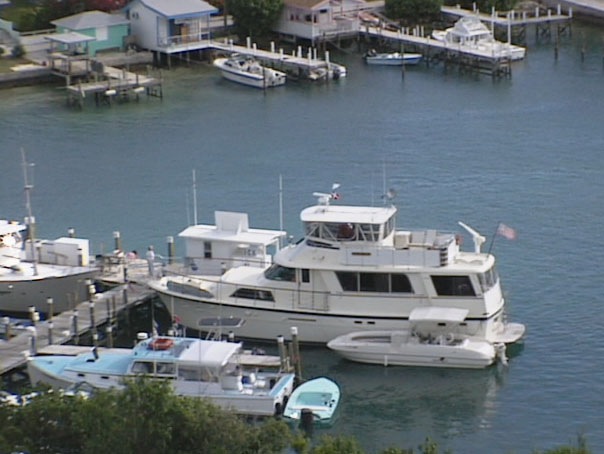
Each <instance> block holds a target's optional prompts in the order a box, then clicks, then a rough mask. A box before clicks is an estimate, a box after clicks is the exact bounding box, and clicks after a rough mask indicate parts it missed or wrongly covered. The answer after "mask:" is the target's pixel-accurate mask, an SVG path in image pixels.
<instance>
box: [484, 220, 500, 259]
mask: <svg viewBox="0 0 604 454" xmlns="http://www.w3.org/2000/svg"><path fill="white" fill-rule="evenodd" d="M500 225H501V222H498V223H497V227H495V232H494V233H493V237H492V238H491V244H489V250H488V251H487V254H490V253H491V249H493V243H495V237H496V236H497V230H499V226H500Z"/></svg>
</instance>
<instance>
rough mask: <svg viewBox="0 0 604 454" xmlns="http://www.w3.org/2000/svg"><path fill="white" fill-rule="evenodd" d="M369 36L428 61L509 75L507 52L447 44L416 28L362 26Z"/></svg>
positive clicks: (428, 62)
mask: <svg viewBox="0 0 604 454" xmlns="http://www.w3.org/2000/svg"><path fill="white" fill-rule="evenodd" d="M361 33H362V34H363V35H364V36H366V37H369V38H376V39H378V40H382V41H391V42H395V43H398V44H400V45H401V46H402V47H403V48H404V49H405V51H410V50H412V51H414V52H419V53H421V54H422V55H423V58H424V61H425V62H426V63H427V64H428V65H430V64H433V63H436V62H444V64H445V65H448V64H455V65H457V66H458V67H459V68H460V69H463V70H468V71H474V72H478V73H483V74H489V75H491V76H493V77H504V76H505V77H510V76H511V59H510V57H509V56H505V55H498V54H494V53H493V52H489V51H487V50H485V49H482V48H473V47H468V46H461V45H451V44H447V43H446V42H444V41H440V40H437V39H434V38H431V37H429V36H423V34H422V33H421V31H420V29H414V30H407V29H405V30H403V31H392V30H386V29H383V28H380V27H375V26H366V27H364V28H363V30H362V32H361Z"/></svg>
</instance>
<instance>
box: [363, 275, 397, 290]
mask: <svg viewBox="0 0 604 454" xmlns="http://www.w3.org/2000/svg"><path fill="white" fill-rule="evenodd" d="M389 280H390V275H388V274H387V273H361V291H362V292H382V293H388V292H390V285H389V284H390V283H389Z"/></svg>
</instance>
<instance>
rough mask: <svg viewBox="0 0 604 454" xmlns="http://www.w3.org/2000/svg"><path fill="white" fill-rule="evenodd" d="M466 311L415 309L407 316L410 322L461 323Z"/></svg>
mask: <svg viewBox="0 0 604 454" xmlns="http://www.w3.org/2000/svg"><path fill="white" fill-rule="evenodd" d="M468 312H469V311H468V310H467V309H458V308H455V307H435V306H431V307H416V308H415V309H413V310H412V311H411V314H409V321H410V322H463V321H464V320H465V319H466V316H467V315H468Z"/></svg>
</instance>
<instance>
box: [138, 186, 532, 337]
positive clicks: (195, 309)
mask: <svg viewBox="0 0 604 454" xmlns="http://www.w3.org/2000/svg"><path fill="white" fill-rule="evenodd" d="M315 196H318V198H319V200H318V203H317V205H315V206H311V207H309V208H306V209H304V210H303V211H302V212H301V215H300V217H301V220H302V223H303V226H304V237H303V238H302V239H301V240H299V241H298V242H296V243H295V244H293V243H292V244H289V245H287V246H284V247H281V248H280V249H279V250H278V251H277V252H276V253H275V254H274V255H273V256H272V264H269V262H270V260H267V257H266V256H265V255H263V259H262V260H260V261H257V262H254V263H245V264H238V263H236V261H233V260H230V257H228V256H227V255H228V254H227V253H223V254H222V256H221V257H220V258H218V260H219V261H220V262H221V263H223V264H225V263H229V264H231V263H232V264H233V266H226V265H223V267H222V271H223V272H222V274H221V273H211V274H208V273H206V274H195V271H194V270H193V269H191V267H189V269H188V270H187V271H186V273H184V274H180V275H177V274H171V275H166V276H164V277H163V278H161V279H159V280H157V281H152V282H150V284H149V285H150V286H151V287H152V288H153V289H154V290H156V291H157V292H158V293H159V295H160V297H161V299H162V300H163V301H164V303H165V304H166V306H167V307H168V309H169V310H171V311H172V313H173V316H174V317H175V318H178V319H179V320H180V322H181V323H182V324H183V325H185V326H186V327H190V328H194V329H199V321H200V320H201V319H204V318H207V317H225V316H233V317H239V318H242V319H243V320H245V322H244V323H243V325H242V326H241V327H240V328H239V329H238V330H237V332H236V334H237V335H238V336H241V337H246V338H255V339H274V338H275V336H278V335H280V334H283V333H286V332H287V331H288V330H289V329H290V327H292V326H296V327H297V328H298V330H299V333H300V334H299V339H300V341H303V342H313V343H320V344H325V343H327V342H328V341H329V340H331V339H333V338H335V337H337V336H340V335H343V334H346V333H350V332H353V331H360V330H372V331H375V330H397V329H399V330H400V329H403V328H408V326H409V316H410V314H411V312H412V311H413V310H414V309H416V308H418V307H438V308H459V309H464V310H466V311H467V316H466V317H465V318H464V319H463V320H462V321H451V322H445V321H444V322H443V323H444V324H446V323H449V324H450V326H447V327H446V329H447V330H450V331H451V332H456V333H460V334H466V335H470V336H477V337H480V338H484V339H486V340H488V341H490V342H502V343H513V342H515V341H517V340H519V339H520V338H521V337H522V335H523V333H524V326H523V325H521V324H518V323H506V315H505V311H504V310H505V300H504V297H503V293H502V289H501V283H500V279H499V276H498V274H497V271H496V268H495V258H494V256H493V255H491V254H489V253H484V252H481V250H480V247H481V245H482V244H483V243H484V241H485V238H484V237H483V236H481V235H480V234H478V233H477V232H476V231H474V230H473V229H471V228H470V227H468V226H466V225H465V224H463V223H460V224H461V225H462V226H463V227H464V228H465V229H466V230H467V231H468V232H469V233H470V234H471V235H472V237H473V241H474V250H473V251H462V250H461V238H462V237H461V236H460V235H456V234H454V233H443V232H437V231H436V230H423V231H411V230H399V229H397V228H396V226H395V224H396V213H397V209H396V208H395V207H394V206H391V205H389V206H381V207H366V206H365V207H363V206H341V205H337V204H335V203H334V202H335V199H337V196H336V195H335V193H332V194H321V193H315ZM245 226H247V217H246V218H245ZM190 229H191V228H189V229H187V230H185V231H184V232H190ZM239 231H241V232H242V234H246V235H247V236H248V238H247V241H243V240H242V241H238V239H237V232H238V230H237V229H231V235H230V236H229V237H228V240H229V242H230V244H235V245H237V246H238V247H239V248H243V249H246V248H249V247H250V243H249V240H250V239H249V235H248V233H249V232H246V231H245V229H244V230H243V231H242V230H241V229H239ZM184 232H183V233H184ZM211 232H212V235H214V237H215V238H216V237H217V235H216V231H215V229H214V230H211ZM268 232H271V231H268ZM272 232H273V234H275V235H276V233H277V231H272ZM181 235H182V234H181ZM218 236H219V235H218ZM275 238H276V236H274V237H273V239H275ZM187 241H189V244H188V246H187V251H186V255H187V257H186V260H187V262H188V263H189V264H191V263H193V264H194V267H193V268H195V269H199V267H198V266H197V265H196V260H198V261H199V259H200V258H199V252H197V253H196V254H197V255H193V254H195V253H193V254H192V252H193V251H200V250H203V251H204V255H203V256H201V259H202V260H208V259H209V258H210V257H212V247H213V246H212V239H211V238H210V237H209V236H206V237H203V235H202V237H198V238H197V242H198V243H200V244H203V245H204V247H203V249H202V248H201V247H200V246H199V245H198V247H197V248H194V247H193V243H195V241H192V238H191V237H190V235H189V236H188V237H187ZM252 249H253V250H254V251H255V252H254V254H256V253H257V251H258V249H261V250H262V251H263V252H264V251H265V249H264V247H263V246H262V245H261V244H259V243H258V244H256V245H254V246H253V247H252ZM223 251H224V249H223ZM232 251H233V252H235V249H232ZM237 253H238V254H240V255H241V251H239V252H237ZM204 257H205V258H204Z"/></svg>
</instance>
